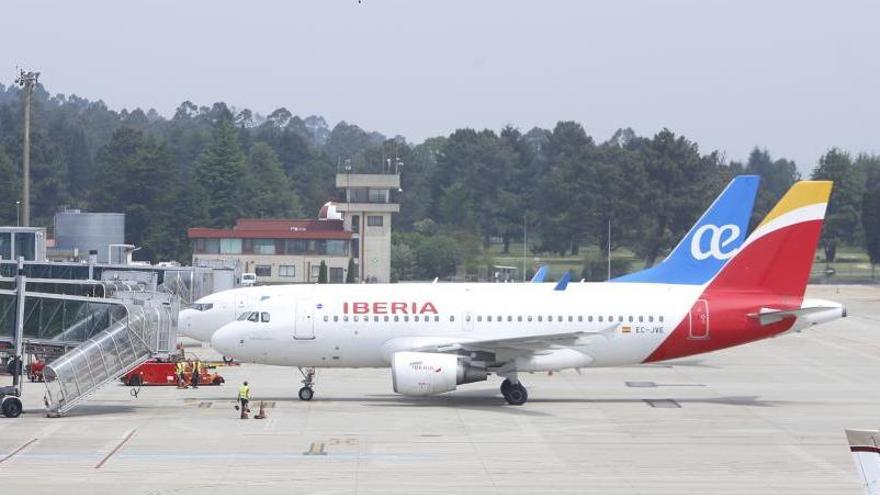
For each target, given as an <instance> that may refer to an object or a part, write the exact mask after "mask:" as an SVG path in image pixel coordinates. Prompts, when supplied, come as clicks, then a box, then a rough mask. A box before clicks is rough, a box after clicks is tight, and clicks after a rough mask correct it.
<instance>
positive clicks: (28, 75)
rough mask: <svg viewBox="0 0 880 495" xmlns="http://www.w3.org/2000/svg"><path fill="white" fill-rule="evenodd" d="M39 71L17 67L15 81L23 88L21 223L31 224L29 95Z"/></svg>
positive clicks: (31, 92)
mask: <svg viewBox="0 0 880 495" xmlns="http://www.w3.org/2000/svg"><path fill="white" fill-rule="evenodd" d="M39 77H40V73H39V72H25V71H24V70H22V69H19V75H18V78H17V79H16V80H15V82H16V83H17V84H18V85H19V86H21V87H22V88H23V89H24V146H23V149H22V160H21V161H22V173H21V176H22V177H21V179H22V186H21V196H22V205H23V206H24V208H23V211H22V215H21V217H22V218H21V223H22V224H23V225H24V226H25V227H30V226H31V95H32V94H33V92H34V88H35V87H37V79H38V78H39Z"/></svg>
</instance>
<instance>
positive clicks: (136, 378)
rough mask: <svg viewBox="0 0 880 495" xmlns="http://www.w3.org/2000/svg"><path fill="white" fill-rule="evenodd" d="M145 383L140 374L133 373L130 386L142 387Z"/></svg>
mask: <svg viewBox="0 0 880 495" xmlns="http://www.w3.org/2000/svg"><path fill="white" fill-rule="evenodd" d="M143 384H144V379H143V378H142V377H141V376H140V375H132V377H131V378H129V379H128V386H129V387H140V386H141V385H143Z"/></svg>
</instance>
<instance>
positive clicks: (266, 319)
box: [260, 312, 269, 323]
mask: <svg viewBox="0 0 880 495" xmlns="http://www.w3.org/2000/svg"><path fill="white" fill-rule="evenodd" d="M260 320H261V321H262V322H263V323H269V313H265V312H263V313H260Z"/></svg>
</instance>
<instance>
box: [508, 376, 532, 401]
mask: <svg viewBox="0 0 880 495" xmlns="http://www.w3.org/2000/svg"><path fill="white" fill-rule="evenodd" d="M501 395H503V396H504V400H506V401H507V403H508V404H510V405H511V406H521V405H523V404H525V403H526V401H527V400H529V393H528V391H527V390H526V388H525V387H524V386H523V384H522V383H520V382H519V380H517V379H516V377H514V378H513V379H510V378H505V379H504V381H503V382H501Z"/></svg>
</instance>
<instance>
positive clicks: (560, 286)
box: [553, 272, 571, 290]
mask: <svg viewBox="0 0 880 495" xmlns="http://www.w3.org/2000/svg"><path fill="white" fill-rule="evenodd" d="M569 282H571V272H565V274H564V275H562V278H561V279H559V282H558V283H557V284H556V287H554V288H553V290H565V288H566V287H568V283H569Z"/></svg>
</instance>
